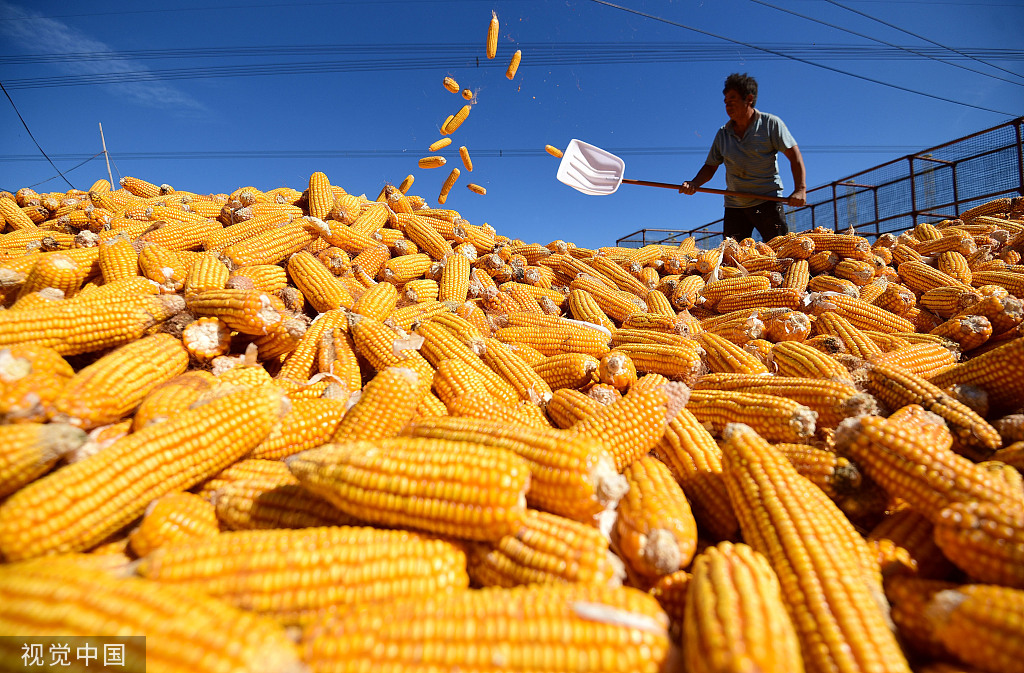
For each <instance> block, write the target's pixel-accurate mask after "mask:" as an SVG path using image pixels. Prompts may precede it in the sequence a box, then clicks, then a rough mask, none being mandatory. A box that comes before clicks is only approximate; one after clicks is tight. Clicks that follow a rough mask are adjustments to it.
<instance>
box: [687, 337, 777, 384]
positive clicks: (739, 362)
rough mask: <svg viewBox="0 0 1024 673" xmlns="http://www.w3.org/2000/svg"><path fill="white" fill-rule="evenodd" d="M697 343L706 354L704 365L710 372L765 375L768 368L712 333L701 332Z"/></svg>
mask: <svg viewBox="0 0 1024 673" xmlns="http://www.w3.org/2000/svg"><path fill="white" fill-rule="evenodd" d="M698 341H699V342H700V344H701V345H702V346H703V347H704V350H705V352H706V356H705V359H704V361H705V363H706V364H707V366H708V369H710V370H711V371H712V372H721V373H732V374H767V373H768V368H767V367H765V365H764V364H763V363H762V362H761V361H760V360H758V359H757V358H756V357H754V356H753V355H751V354H750V353H748V352H746V351H745V350H743V349H742V348H741V347H739V346H737V345H736V344H734V343H732V342H730V341H729V340H728V339H726V338H725V337H722V336H719V335H717V334H714V333H712V332H703V333H701V334H700V335H699V336H698Z"/></svg>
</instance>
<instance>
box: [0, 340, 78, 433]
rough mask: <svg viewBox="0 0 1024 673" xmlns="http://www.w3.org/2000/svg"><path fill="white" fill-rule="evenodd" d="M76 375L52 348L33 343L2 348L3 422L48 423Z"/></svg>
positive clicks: (0, 407) (0, 405)
mask: <svg viewBox="0 0 1024 673" xmlns="http://www.w3.org/2000/svg"><path fill="white" fill-rule="evenodd" d="M74 373H75V371H74V369H72V368H71V365H69V364H68V363H67V362H66V361H65V360H64V358H62V357H61V356H60V354H59V353H57V351H55V350H53V349H52V348H47V347H46V346H37V345H31V344H26V345H12V346H9V347H6V348H0V423H27V422H36V421H43V420H45V419H46V418H47V417H48V415H49V413H50V411H51V407H52V405H53V401H54V400H55V399H56V398H57V396H58V395H59V394H60V391H61V390H62V389H63V388H64V386H65V385H66V384H67V382H68V381H69V380H70V379H71V377H72V376H74Z"/></svg>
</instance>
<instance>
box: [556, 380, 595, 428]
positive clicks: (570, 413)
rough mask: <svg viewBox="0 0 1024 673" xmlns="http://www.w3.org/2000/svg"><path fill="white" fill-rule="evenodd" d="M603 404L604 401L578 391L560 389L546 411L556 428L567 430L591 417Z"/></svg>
mask: <svg viewBox="0 0 1024 673" xmlns="http://www.w3.org/2000/svg"><path fill="white" fill-rule="evenodd" d="M603 404H604V403H603V402H602V401H600V400H598V399H596V398H594V397H591V396H590V395H587V394H586V393H582V392H580V391H578V390H573V389H571V388H559V389H558V390H556V391H555V392H554V393H553V394H552V396H551V399H550V400H549V401H548V403H547V405H545V407H544V411H545V412H546V413H547V415H548V418H550V419H551V420H552V421H553V422H554V424H555V426H556V427H559V428H564V429H567V428H571V427H572V426H574V425H576V424H577V423H579V422H580V421H582V420H584V419H586V418H588V417H589V416H591V415H592V414H593V413H594V412H596V411H597V410H599V409H600V408H601V407H602V406H603Z"/></svg>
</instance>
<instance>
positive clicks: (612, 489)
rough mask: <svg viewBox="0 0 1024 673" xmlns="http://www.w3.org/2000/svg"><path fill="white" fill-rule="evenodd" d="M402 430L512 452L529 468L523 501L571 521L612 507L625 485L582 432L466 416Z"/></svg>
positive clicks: (602, 452)
mask: <svg viewBox="0 0 1024 673" xmlns="http://www.w3.org/2000/svg"><path fill="white" fill-rule="evenodd" d="M405 434H408V435H411V436H413V437H429V438H434V439H439V440H440V439H444V440H453V441H458V442H467V443H479V444H485V445H488V446H493V447H495V448H501V449H503V450H508V451H511V452H513V453H515V454H517V455H518V456H520V457H521V458H522V459H524V460H525V461H526V462H527V464H528V466H529V469H530V474H531V478H530V488H529V490H528V491H527V502H529V503H530V505H531V506H533V507H538V508H542V509H544V510H547V511H549V512H553V513H556V514H560V515H562V516H565V517H568V518H571V519H575V520H576V521H582V522H585V523H594V517H595V516H596V515H598V514H600V513H601V512H603V511H604V510H605V509H607V508H611V507H614V506H615V503H617V502H618V500H619V498H621V497H622V494H623V492H624V491H625V488H626V484H625V481H624V480H623V479H622V477H620V476H619V475H618V473H617V472H616V470H615V465H614V460H613V458H612V456H611V453H610V451H609V450H608V448H607V447H605V446H604V445H603V444H601V443H599V442H597V441H595V440H593V439H590V438H587V437H581V436H567V435H566V434H565V433H560V432H558V431H556V430H551V429H548V430H545V429H544V428H527V427H522V426H518V427H517V426H508V425H505V424H503V423H501V422H498V421H493V420H481V419H468V418H430V419H424V420H421V421H414V422H413V423H412V424H410V425H409V426H408V428H407V429H406V431H405Z"/></svg>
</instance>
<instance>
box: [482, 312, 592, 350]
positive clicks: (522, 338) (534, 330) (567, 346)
mask: <svg viewBox="0 0 1024 673" xmlns="http://www.w3.org/2000/svg"><path fill="white" fill-rule="evenodd" d="M494 336H495V338H496V339H498V340H499V341H504V342H505V343H523V344H526V345H527V346H531V347H533V348H536V349H537V350H538V351H540V352H541V353H543V354H544V355H546V356H552V355H558V354H560V353H582V354H586V355H591V356H594V357H601V356H602V355H604V354H605V353H607V352H608V350H609V349H608V341H609V336H608V334H606V333H605V332H603V331H601V330H599V329H597V328H591V327H584V326H583V325H582V324H580V323H576V322H575V321H568V320H559V319H555V320H554V321H552V322H550V323H547V324H544V325H543V326H540V325H538V326H536V327H506V328H503V329H499V330H498V331H497V332H496V333H495V335H494Z"/></svg>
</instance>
